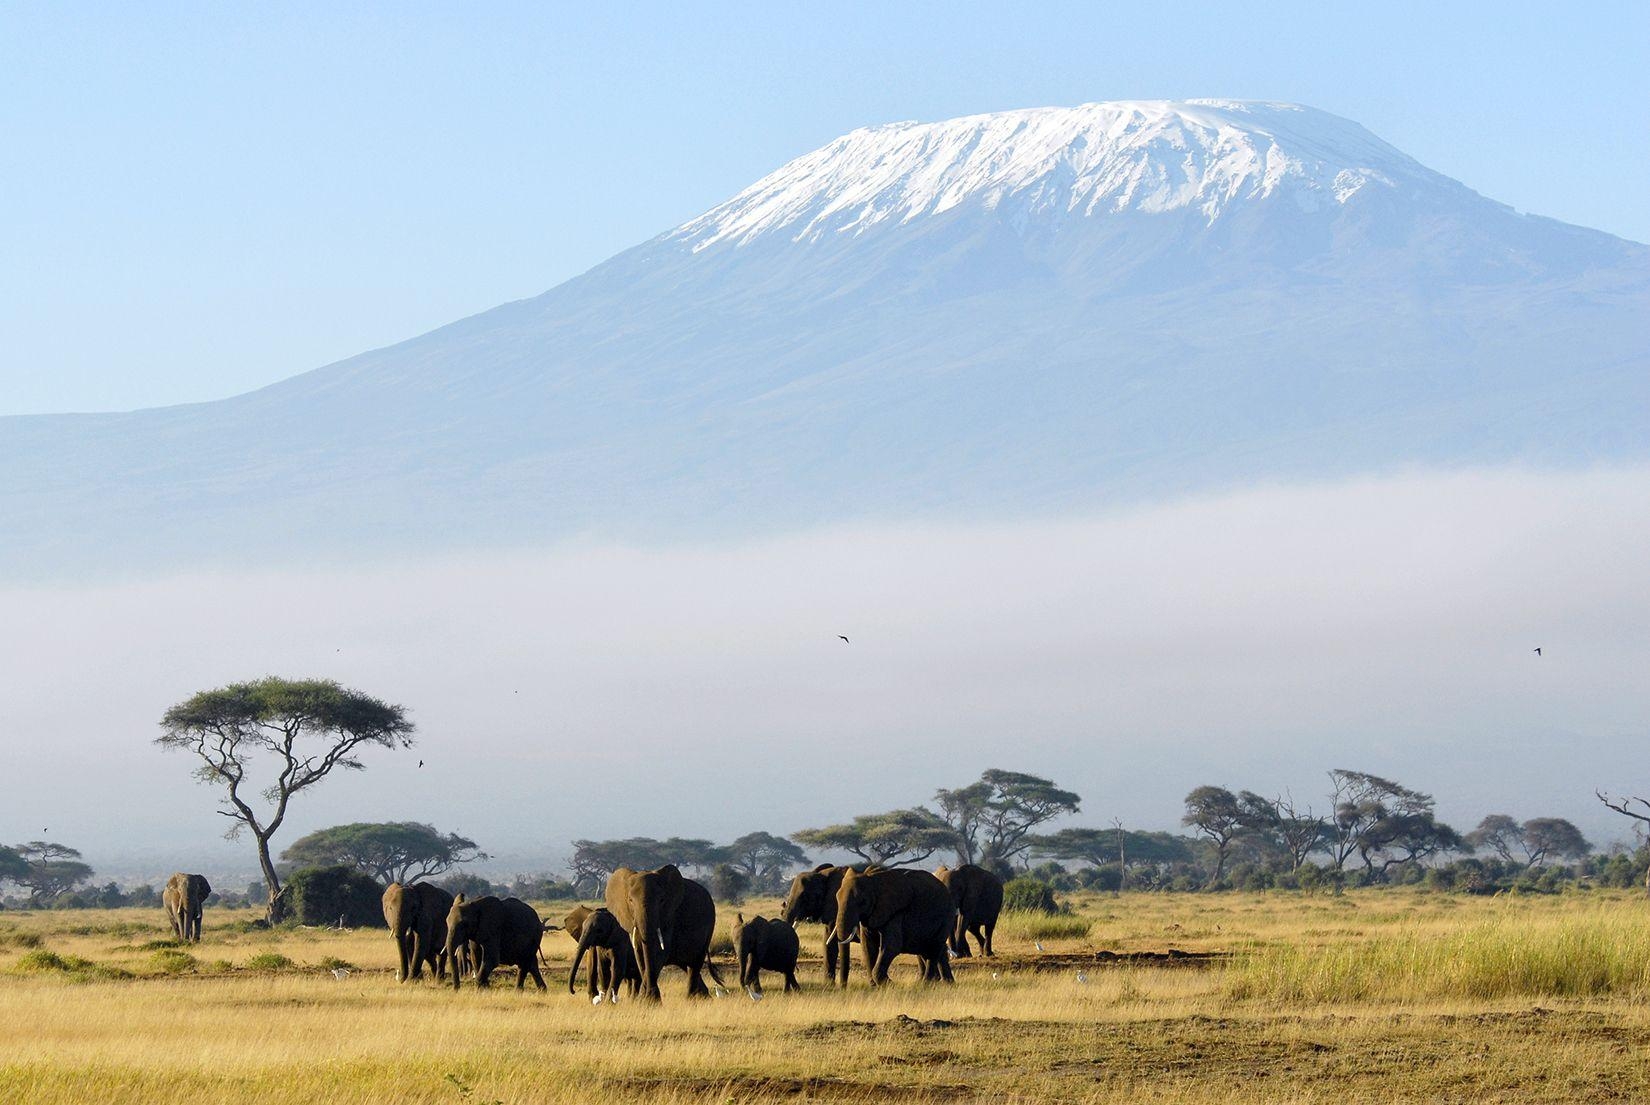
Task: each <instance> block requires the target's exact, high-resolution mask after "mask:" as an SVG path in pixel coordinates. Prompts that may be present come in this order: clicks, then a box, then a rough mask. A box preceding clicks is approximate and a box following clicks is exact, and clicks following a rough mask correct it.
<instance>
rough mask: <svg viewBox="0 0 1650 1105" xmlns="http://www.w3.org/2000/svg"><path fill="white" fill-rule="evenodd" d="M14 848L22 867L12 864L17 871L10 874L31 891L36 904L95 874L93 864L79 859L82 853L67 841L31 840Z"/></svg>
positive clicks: (30, 899)
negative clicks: (57, 842)
mask: <svg viewBox="0 0 1650 1105" xmlns="http://www.w3.org/2000/svg"><path fill="white" fill-rule="evenodd" d="M11 851H12V853H13V854H14V855H15V856H16V857H17V858H18V859H19V860H21V861H22V865H23V867H22V870H21V871H15V865H11V866H12V868H13V870H14V871H15V873H14V874H13V875H11V876H9V877H10V878H11V881H13V882H15V883H17V884H18V885H19V886H22V887H23V888H24V889H25V890H27V891H28V892H29V902H30V903H31V904H33V905H45V904H46V903H48V902H50V901H51V900H52V899H53V898H55V897H57V896H58V895H59V894H62V893H65V892H66V891H70V890H73V889H74V888H75V887H77V886H79V885H80V884H81V883H83V882H85V881H86V880H87V879H89V878H91V877H92V868H91V865H90V864H85V863H82V862H80V853H79V852H78V851H76V850H75V849H73V848H71V847H69V846H68V845H67V844H53V843H51V842H49V841H45V840H31V841H29V842H28V843H27V844H19V845H16V846H15V847H14V848H13V849H11ZM0 877H6V876H0Z"/></svg>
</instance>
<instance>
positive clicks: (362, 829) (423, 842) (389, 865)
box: [281, 821, 487, 885]
mask: <svg viewBox="0 0 1650 1105" xmlns="http://www.w3.org/2000/svg"><path fill="white" fill-rule="evenodd" d="M486 858H487V853H486V852H483V851H482V850H481V849H480V848H479V847H477V846H476V842H475V841H473V840H470V839H467V838H466V837H462V836H459V835H458V834H457V833H445V834H443V833H441V832H440V831H439V830H437V829H436V828H435V827H434V826H433V825H425V824H421V823H420V822H417V821H386V822H358V823H356V824H353V825H334V826H333V827H332V828H330V829H317V830H316V831H315V832H313V833H310V834H309V835H308V836H304V837H299V838H298V839H297V840H295V841H293V842H292V845H291V846H290V847H288V848H287V850H286V851H284V852H282V853H281V861H282V862H283V863H286V864H289V865H293V866H303V867H332V866H336V865H340V864H341V865H343V866H345V867H353V868H355V869H356V870H357V871H360V872H361V873H362V874H364V875H368V876H370V877H372V878H374V879H376V880H378V882H380V883H383V884H388V883H392V882H398V883H401V884H402V885H407V884H410V883H415V882H417V881H419V880H420V879H433V878H435V877H436V876H437V875H442V874H445V873H446V872H448V871H450V870H452V868H454V867H456V866H458V865H459V864H461V863H470V862H472V861H474V860H478V859H486Z"/></svg>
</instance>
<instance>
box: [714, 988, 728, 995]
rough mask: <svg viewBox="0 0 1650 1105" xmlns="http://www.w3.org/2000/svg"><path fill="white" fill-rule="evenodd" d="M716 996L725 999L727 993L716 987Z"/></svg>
mask: <svg viewBox="0 0 1650 1105" xmlns="http://www.w3.org/2000/svg"><path fill="white" fill-rule="evenodd" d="M716 996H717V997H719V998H725V997H727V996H728V992H727V991H726V990H724V989H722V988H721V987H720V986H718V987H716Z"/></svg>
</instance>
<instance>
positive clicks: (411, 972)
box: [402, 925, 429, 982]
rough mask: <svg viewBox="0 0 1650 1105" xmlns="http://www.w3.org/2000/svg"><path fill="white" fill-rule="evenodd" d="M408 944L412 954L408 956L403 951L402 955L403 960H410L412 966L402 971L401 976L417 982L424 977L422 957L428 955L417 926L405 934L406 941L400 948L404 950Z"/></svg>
mask: <svg viewBox="0 0 1650 1105" xmlns="http://www.w3.org/2000/svg"><path fill="white" fill-rule="evenodd" d="M408 944H411V945H412V954H411V955H410V956H408V955H407V953H406V951H403V952H402V955H403V957H405V958H410V959H411V960H412V965H411V967H410V969H407V970H404V971H403V972H402V974H403V976H404V977H405V978H410V979H412V980H413V981H414V982H417V981H418V980H419V979H420V978H422V977H423V975H424V956H426V955H427V954H429V950H428V949H427V948H426V947H425V946H424V933H423V931H422V929H420V927H419V926H417V925H414V926H413V929H412V931H411V932H409V933H407V939H406V940H404V941H403V942H402V947H403V948H405V947H406V945H408Z"/></svg>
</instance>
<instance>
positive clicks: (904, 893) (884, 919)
mask: <svg viewBox="0 0 1650 1105" xmlns="http://www.w3.org/2000/svg"><path fill="white" fill-rule="evenodd" d="M907 874H915V872H909V871H878V872H876V873H875V874H868V875H865V876H863V877H861V878H860V880H859V885H860V886H862V887H865V888H866V889H869V890H870V891H871V895H870V901H869V902H868V903H867V909H866V910H865V923H866V924H868V925H870V926H871V927H872V928H881V927H882V926H883V925H886V924H887V923H888V922H889V921H891V920H893V919H894V915H895V914H897V913H899V912H900V911H901V910H904V909H905V908H907V907H908V906H909V905H910V904H911V892H912V884H913V883H914V882H915V881H916V880H915V879H909V878H904V879H902V878H900V877H899V876H901V875H907Z"/></svg>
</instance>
